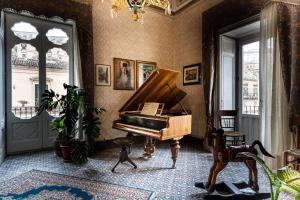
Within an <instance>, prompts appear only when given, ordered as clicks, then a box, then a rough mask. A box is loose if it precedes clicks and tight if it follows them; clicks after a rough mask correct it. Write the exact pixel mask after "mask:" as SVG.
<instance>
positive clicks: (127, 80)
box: [114, 58, 136, 90]
mask: <svg viewBox="0 0 300 200" xmlns="http://www.w3.org/2000/svg"><path fill="white" fill-rule="evenodd" d="M135 75H136V74H135V61H134V60H128V59H123V58H114V90H134V89H135Z"/></svg>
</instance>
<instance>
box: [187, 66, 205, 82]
mask: <svg viewBox="0 0 300 200" xmlns="http://www.w3.org/2000/svg"><path fill="white" fill-rule="evenodd" d="M201 82H202V73H201V63H198V64H194V65H189V66H185V67H183V85H194V84H201Z"/></svg>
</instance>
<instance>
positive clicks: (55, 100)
mask: <svg viewBox="0 0 300 200" xmlns="http://www.w3.org/2000/svg"><path fill="white" fill-rule="evenodd" d="M63 87H64V89H65V90H67V93H66V95H59V94H56V93H55V92H54V91H53V90H51V89H50V90H46V91H45V92H44V93H43V94H42V103H41V105H40V107H39V110H38V114H41V113H42V112H43V111H44V110H48V111H51V110H53V109H56V108H57V107H61V109H62V111H61V112H60V120H61V121H63V123H64V125H65V133H64V134H61V135H60V136H61V137H60V140H61V141H62V142H64V143H68V142H70V140H71V139H72V138H73V137H74V132H75V125H76V122H77V120H78V117H79V116H78V115H79V113H78V109H79V99H80V97H79V95H78V92H77V91H78V87H76V86H71V85H67V84H64V85H63Z"/></svg>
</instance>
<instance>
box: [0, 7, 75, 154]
mask: <svg viewBox="0 0 300 200" xmlns="http://www.w3.org/2000/svg"><path fill="white" fill-rule="evenodd" d="M2 16H4V34H5V35H4V40H5V66H6V67H5V69H6V127H7V153H8V154H12V153H17V152H24V151H31V150H37V149H43V148H48V147H51V146H53V140H54V139H55V137H56V134H55V133H54V132H53V131H51V127H50V126H49V124H50V122H51V120H52V119H53V118H55V117H57V116H58V115H59V112H60V109H57V110H52V111H49V112H46V111H44V112H43V113H42V114H41V115H37V111H38V107H39V105H40V102H41V94H42V93H43V92H44V91H45V89H52V90H54V91H56V92H57V93H59V94H64V93H65V91H64V89H63V83H68V84H72V83H73V26H72V25H71V24H66V23H63V22H56V21H50V20H46V19H43V18H39V17H34V16H28V15H22V14H17V13H11V12H6V11H4V13H3V15H2Z"/></svg>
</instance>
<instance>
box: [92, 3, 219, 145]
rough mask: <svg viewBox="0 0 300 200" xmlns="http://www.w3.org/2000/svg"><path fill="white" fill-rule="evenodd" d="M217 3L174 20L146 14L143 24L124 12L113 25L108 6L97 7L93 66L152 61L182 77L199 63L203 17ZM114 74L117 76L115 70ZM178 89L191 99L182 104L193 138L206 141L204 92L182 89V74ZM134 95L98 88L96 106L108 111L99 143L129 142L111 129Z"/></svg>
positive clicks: (195, 7) (197, 88) (198, 6)
mask: <svg viewBox="0 0 300 200" xmlns="http://www.w3.org/2000/svg"><path fill="white" fill-rule="evenodd" d="M218 2H221V0H202V1H200V2H199V3H197V4H195V5H193V6H192V7H191V8H190V9H188V10H185V11H184V12H182V13H180V14H178V15H176V16H175V17H169V16H165V15H163V14H162V13H160V12H156V11H153V10H150V9H147V10H146V14H145V16H144V23H143V24H140V23H136V22H134V21H132V20H131V13H130V12H128V10H126V9H125V10H123V11H121V12H120V13H119V15H118V17H117V18H114V19H112V18H111V15H110V6H111V4H110V1H107V0H106V1H104V3H101V1H100V0H99V1H98V0H97V1H94V2H93V31H94V32H93V33H94V34H93V35H94V58H95V64H108V65H112V63H113V57H118V58H127V59H132V60H145V61H154V62H157V65H158V67H160V68H169V69H175V70H178V71H180V72H182V66H184V65H189V64H194V63H198V62H201V55H202V49H201V48H202V46H201V43H202V38H201V32H202V29H201V20H202V19H201V14H202V12H203V11H204V10H206V9H208V8H209V7H211V6H213V5H215V4H216V3H218ZM111 69H112V72H113V66H112V68H111ZM112 75H113V73H112ZM112 78H113V76H112ZM112 84H113V80H112ZM178 86H179V87H181V88H183V89H184V90H185V91H186V92H187V93H188V95H187V96H186V97H185V99H184V104H185V106H186V107H187V109H191V110H192V114H193V136H195V137H203V136H204V132H205V128H206V117H205V104H204V97H203V88H202V86H201V85H195V86H185V87H183V86H182V74H180V77H179V79H178ZM133 93H134V92H133V91H120V90H113V85H111V86H110V87H108V86H96V87H95V104H96V105H97V106H103V107H104V108H105V109H106V110H107V112H106V113H105V114H103V115H102V117H101V118H102V123H103V124H102V136H101V139H105V140H108V139H112V138H115V137H119V136H125V134H124V133H122V132H120V131H117V130H114V129H112V128H111V126H112V122H113V120H116V119H118V114H119V112H118V110H119V109H120V108H121V107H122V105H123V104H124V103H125V102H126V100H127V99H128V98H130V97H131V96H132V95H133Z"/></svg>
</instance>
